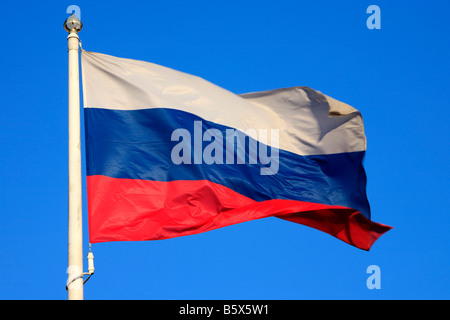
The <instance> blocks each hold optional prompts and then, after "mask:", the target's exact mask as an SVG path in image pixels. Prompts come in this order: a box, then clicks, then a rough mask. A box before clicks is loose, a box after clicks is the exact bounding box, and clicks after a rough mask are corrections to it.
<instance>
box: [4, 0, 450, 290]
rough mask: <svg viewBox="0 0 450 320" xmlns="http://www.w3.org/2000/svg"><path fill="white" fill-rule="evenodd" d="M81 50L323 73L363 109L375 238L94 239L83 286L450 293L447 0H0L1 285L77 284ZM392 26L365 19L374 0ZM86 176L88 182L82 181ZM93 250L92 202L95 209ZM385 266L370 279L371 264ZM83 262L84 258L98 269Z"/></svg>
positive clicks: (252, 225) (249, 234)
mask: <svg viewBox="0 0 450 320" xmlns="http://www.w3.org/2000/svg"><path fill="white" fill-rule="evenodd" d="M72 4H75V5H78V6H79V7H80V8H81V19H82V21H83V23H84V28H83V30H82V31H81V33H80V38H81V40H82V43H83V48H84V49H86V50H89V51H96V52H101V53H106V54H110V55H115V56H119V57H126V58H131V59H140V60H145V61H150V62H153V63H157V64H161V65H164V66H167V67H171V68H174V69H178V70H181V71H184V72H188V73H191V74H195V75H198V76H201V77H203V78H205V79H207V80H209V81H211V82H214V83H216V84H217V85H219V86H222V87H224V88H226V89H228V90H230V91H232V92H235V93H245V92H251V91H262V90H269V89H276V88H283V87H292V86H309V87H312V88H314V89H316V90H319V91H321V92H323V93H325V94H327V95H329V96H332V97H334V98H336V99H338V100H341V101H344V102H346V103H348V104H350V105H352V106H354V107H355V108H357V109H359V110H360V111H361V112H362V115H363V118H364V123H365V130H366V135H367V139H368V149H367V154H366V159H365V168H366V172H367V176H368V186H367V193H368V197H369V201H370V204H371V208H372V218H373V220H374V221H377V222H381V223H384V224H388V225H391V226H393V227H394V229H393V230H391V231H389V232H388V233H386V234H385V235H384V236H382V237H381V238H380V239H379V240H378V241H377V242H376V243H375V244H374V246H373V247H372V249H371V251H369V252H366V251H362V250H359V249H356V248H354V247H352V246H350V245H347V244H345V243H344V242H341V241H339V240H337V239H335V238H333V237H331V236H329V235H327V234H325V233H322V232H319V231H317V230H314V229H311V228H308V227H305V226H302V225H298V224H294V223H290V222H287V221H283V220H280V219H276V218H268V219H263V220H258V221H251V222H246V223H242V224H238V225H234V226H230V227H226V228H223V229H218V230H215V231H211V232H207V233H203V234H198V235H193V236H187V237H181V238H175V239H170V240H160V241H151V242H116V243H101V244H94V245H93V252H94V255H95V267H96V273H95V275H94V276H93V277H92V278H91V279H90V280H89V282H87V283H86V285H85V299H448V298H450V290H449V287H450V281H449V280H450V276H449V271H450V270H449V265H450V259H449V232H448V228H449V227H450V217H449V209H448V203H447V199H446V198H447V196H448V194H449V188H448V181H449V178H450V176H449V169H448V163H449V144H448V140H449V129H448V123H449V120H450V117H449V112H448V110H447V108H448V105H449V104H450V98H449V94H448V93H449V90H448V88H447V87H448V85H449V71H450V68H449V67H450V62H449V53H450V44H449V41H448V37H449V31H450V30H449V29H450V28H449V25H448V21H447V20H448V19H446V18H447V14H448V12H450V4H449V3H448V2H445V1H435V0H433V1H426V2H424V1H416V0H414V1H385V0H384V1H383V0H374V1H361V0H352V1H345V2H344V1H331V0H326V1H325V0H323V1H302V0H297V1H285V0H280V1H246V0H245V1H234V0H229V1H214V2H213V1H193V2H187V1H178V0H175V1H171V2H163V1H160V2H153V1H151V2H150V1H126V2H123V1H107V2H106V1H95V2H94V1H75V2H64V1H46V2H7V3H4V4H3V5H2V13H3V14H2V20H3V24H2V26H3V28H2V50H1V51H0V61H1V62H0V64H1V72H2V77H1V80H0V81H1V86H0V93H1V113H0V141H1V149H0V150H1V158H0V161H1V165H0V181H1V183H0V194H1V195H2V196H1V200H2V201H1V202H2V209H1V214H0V271H1V272H2V274H3V276H2V277H0V299H66V297H67V293H66V291H65V282H66V277H67V274H66V268H67V162H68V161H67V41H66V37H67V33H66V31H65V30H64V29H63V26H62V25H63V22H64V20H65V19H66V18H67V17H68V14H66V8H67V7H68V6H69V5H72ZM372 4H375V5H378V6H379V7H380V9H381V29H380V30H369V29H368V28H367V27H366V20H367V18H368V17H369V14H367V13H366V9H367V7H368V6H369V5H372ZM85 191H86V189H85V186H83V192H85ZM83 218H84V225H85V228H84V230H85V232H84V242H85V252H86V253H87V246H88V233H87V211H86V206H84V212H83ZM370 265H377V266H379V268H380V270H381V289H373V290H369V289H368V288H367V286H366V280H367V278H368V276H369V274H367V273H366V269H367V267H368V266H370ZM86 268H87V266H86Z"/></svg>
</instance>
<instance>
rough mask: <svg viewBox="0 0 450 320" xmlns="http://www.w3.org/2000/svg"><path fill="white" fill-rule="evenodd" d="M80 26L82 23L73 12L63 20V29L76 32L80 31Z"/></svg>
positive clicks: (81, 26)
mask: <svg viewBox="0 0 450 320" xmlns="http://www.w3.org/2000/svg"><path fill="white" fill-rule="evenodd" d="M81 28H83V24H82V23H81V20H80V19H78V18H77V17H76V16H75V14H72V15H71V16H70V17H68V18H67V19H66V21H64V29H66V31H67V32H75V33H78V32H80V31H81Z"/></svg>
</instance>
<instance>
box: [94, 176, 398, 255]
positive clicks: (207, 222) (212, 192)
mask: <svg viewBox="0 0 450 320" xmlns="http://www.w3.org/2000/svg"><path fill="white" fill-rule="evenodd" d="M87 190H88V212H89V236H90V242H91V243H97V242H106V241H141V240H158V239H167V238H173V237H179V236H185V235H191V234H196V233H200V232H205V231H210V230H214V229H217V228H221V227H225V226H229V225H233V224H236V223H240V222H244V221H249V220H255V219H261V218H265V217H269V216H276V217H279V218H282V219H285V220H288V221H292V222H296V223H300V224H303V225H307V226H310V227H313V228H316V229H318V230H321V231H324V232H326V233H328V234H331V235H333V236H335V237H336V238H338V239H340V240H342V241H345V242H347V243H349V244H352V245H354V246H356V247H358V248H361V249H364V250H369V249H370V247H371V246H372V244H373V243H374V242H375V241H376V240H377V239H378V238H379V237H380V236H381V235H382V234H383V233H385V232H386V231H388V230H390V229H391V227H389V226H386V225H382V224H379V223H375V222H372V221H370V220H368V219H367V218H365V217H364V216H363V215H362V214H361V213H359V212H358V211H356V210H353V209H349V208H345V207H340V206H329V205H323V204H317V203H311V202H302V201H294V200H279V199H277V200H268V201H262V202H257V201H254V200H252V199H250V198H247V197H245V196H243V195H241V194H239V193H236V192H235V191H233V190H231V189H229V188H227V187H224V186H222V185H220V184H216V183H212V182H210V181H207V180H197V181H170V182H160V181H148V180H133V179H117V178H110V177H106V176H88V177H87Z"/></svg>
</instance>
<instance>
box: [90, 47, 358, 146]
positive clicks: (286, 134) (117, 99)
mask: <svg viewBox="0 0 450 320" xmlns="http://www.w3.org/2000/svg"><path fill="white" fill-rule="evenodd" d="M82 75H83V92H84V105H85V108H104V109H113V110H139V109H149V108H171V109H177V110H182V111H186V112H189V113H192V114H195V115H197V116H199V117H201V118H203V119H205V120H207V121H212V122H215V123H217V124H221V125H225V126H228V127H232V128H236V129H239V130H242V131H244V132H245V131H247V130H248V131H249V132H250V131H251V130H249V129H254V130H256V131H258V130H259V129H267V130H273V129H278V130H279V143H278V146H279V148H280V149H283V150H286V151H290V152H293V153H296V154H300V155H312V154H333V153H342V152H354V151H364V150H365V149H366V139H365V135H364V128H363V122H362V118H361V115H360V113H359V112H358V111H357V110H356V109H354V108H353V107H351V106H349V105H347V104H345V103H342V102H340V101H337V100H335V99H332V98H330V97H328V96H326V95H324V94H322V93H320V92H318V91H315V90H313V89H310V88H307V87H294V88H286V89H278V90H271V91H265V92H256V93H248V94H243V95H236V94H234V93H232V92H229V91H227V90H225V89H223V88H220V87H218V86H216V85H214V84H212V83H210V82H208V81H206V80H204V79H202V78H199V77H196V76H193V75H190V74H187V73H183V72H180V71H176V70H173V69H170V68H166V67H162V66H159V65H156V64H153V63H149V62H144V61H138V60H131V59H124V58H117V57H113V56H109V55H104V54H100V53H93V52H88V51H84V50H83V51H82ZM254 138H257V137H254ZM268 144H269V145H270V144H271V141H268Z"/></svg>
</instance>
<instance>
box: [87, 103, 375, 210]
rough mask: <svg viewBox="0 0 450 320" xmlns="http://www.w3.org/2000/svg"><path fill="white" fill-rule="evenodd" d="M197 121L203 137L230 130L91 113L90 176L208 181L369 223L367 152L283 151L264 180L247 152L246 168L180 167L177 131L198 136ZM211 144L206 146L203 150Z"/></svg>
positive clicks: (139, 113)
mask: <svg viewBox="0 0 450 320" xmlns="http://www.w3.org/2000/svg"><path fill="white" fill-rule="evenodd" d="M194 121H202V124H203V127H202V132H205V130H207V129H211V128H213V129H218V130H220V131H221V132H222V133H223V134H224V137H225V131H226V129H230V128H229V127H226V126H222V125H218V124H216V123H213V122H209V121H205V120H203V119H201V118H199V117H198V116H196V115H193V114H190V113H187V112H184V111H179V110H174V109H163V108H161V109H145V110H131V111H123V110H110V109H97V108H86V109H85V130H86V163H87V175H105V176H108V177H112V178H127V179H143V180H153V181H174V180H209V181H211V182H214V183H218V184H221V185H223V186H226V187H228V188H230V189H232V190H234V191H236V192H238V193H240V194H242V195H245V196H247V197H249V198H251V199H253V200H256V201H264V200H270V199H290V200H300V201H307V202H315V203H322V204H328V205H340V206H345V207H349V208H354V209H357V210H359V211H361V213H363V214H364V215H365V216H366V217H368V218H370V208H369V203H368V201H367V197H366V192H365V189H366V175H365V172H364V168H363V166H362V161H363V158H364V152H351V153H341V154H327V155H309V156H300V155H297V154H294V153H292V152H288V151H285V150H279V169H278V172H277V173H276V174H274V175H261V168H262V167H268V165H262V164H261V163H258V164H249V163H248V162H249V161H248V149H247V150H246V153H247V158H246V159H247V160H246V164H233V165H230V164H205V163H202V164H179V165H176V164H174V163H173V162H172V159H171V152H172V149H173V148H174V146H175V145H177V144H178V143H179V142H178V141H171V135H172V132H173V131H174V130H176V129H179V128H184V129H186V130H188V131H189V132H190V134H191V136H192V137H194ZM231 129H233V128H231ZM249 139H251V138H249ZM193 140H194V139H193V138H192V141H191V148H192V151H193V150H194V141H193ZM209 143H210V142H203V146H205V145H208V144H209ZM224 144H225V141H224ZM269 150H270V148H269ZM192 153H193V152H192ZM225 153H226V150H225V149H224V150H223V154H224V155H225ZM235 154H237V152H235ZM191 163H194V159H193V155H192V158H191Z"/></svg>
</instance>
